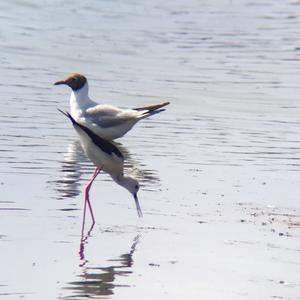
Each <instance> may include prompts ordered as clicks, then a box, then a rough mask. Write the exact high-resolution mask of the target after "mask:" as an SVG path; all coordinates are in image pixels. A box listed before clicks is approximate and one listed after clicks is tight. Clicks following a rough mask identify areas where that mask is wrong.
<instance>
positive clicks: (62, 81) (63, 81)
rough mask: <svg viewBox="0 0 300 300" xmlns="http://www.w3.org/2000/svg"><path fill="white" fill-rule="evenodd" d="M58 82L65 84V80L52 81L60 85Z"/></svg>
mask: <svg viewBox="0 0 300 300" xmlns="http://www.w3.org/2000/svg"><path fill="white" fill-rule="evenodd" d="M60 84H67V82H66V81H65V80H59V81H56V82H54V85H60Z"/></svg>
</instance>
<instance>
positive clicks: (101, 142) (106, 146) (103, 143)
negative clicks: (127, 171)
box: [58, 108, 124, 159]
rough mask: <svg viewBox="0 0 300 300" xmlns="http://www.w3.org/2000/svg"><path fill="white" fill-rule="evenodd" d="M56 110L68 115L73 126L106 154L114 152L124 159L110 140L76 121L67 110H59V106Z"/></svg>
mask: <svg viewBox="0 0 300 300" xmlns="http://www.w3.org/2000/svg"><path fill="white" fill-rule="evenodd" d="M58 111H60V112H61V113H62V114H64V115H65V116H66V117H68V118H69V119H70V120H71V122H72V124H73V126H77V127H79V128H80V129H82V130H83V131H84V132H85V133H86V134H87V135H88V136H89V137H90V138H91V139H92V141H93V143H94V144H95V145H97V146H98V147H99V148H100V149H101V150H102V151H103V152H105V153H107V154H112V153H114V154H116V155H117V156H118V157H120V158H122V159H124V156H123V154H122V153H121V151H120V150H119V149H118V148H117V147H116V146H115V145H114V144H112V143H111V142H109V141H107V140H105V139H103V138H102V137H100V136H99V135H97V134H95V133H94V132H93V131H92V130H90V129H89V128H87V127H85V126H83V125H81V124H79V123H77V122H76V121H75V120H74V119H73V117H72V116H71V115H70V114H69V113H68V112H64V111H62V110H60V109H59V108H58Z"/></svg>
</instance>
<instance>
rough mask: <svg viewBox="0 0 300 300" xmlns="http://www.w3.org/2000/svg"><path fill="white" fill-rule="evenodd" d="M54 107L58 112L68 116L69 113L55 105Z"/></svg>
mask: <svg viewBox="0 0 300 300" xmlns="http://www.w3.org/2000/svg"><path fill="white" fill-rule="evenodd" d="M56 109H57V110H58V111H59V112H61V113H62V114H63V115H65V116H66V117H69V116H68V114H69V113H67V112H64V111H62V110H61V109H59V108H57V107H56Z"/></svg>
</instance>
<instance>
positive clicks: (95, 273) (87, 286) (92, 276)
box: [63, 228, 140, 300]
mask: <svg viewBox="0 0 300 300" xmlns="http://www.w3.org/2000/svg"><path fill="white" fill-rule="evenodd" d="M92 229H93V228H91V229H90V232H91V230H92ZM90 232H89V233H87V235H86V237H85V239H82V241H81V245H80V252H79V255H80V261H81V264H80V267H81V269H82V274H80V275H79V280H76V281H72V282H69V283H68V285H69V286H68V287H66V288H65V289H67V290H72V292H73V293H72V295H70V296H67V297H64V298H63V299H78V300H79V299H83V298H87V299H89V298H90V299H97V298H98V297H99V298H100V297H101V296H102V297H103V296H109V295H112V294H113V293H114V292H113V290H114V288H115V287H118V286H120V285H117V284H114V281H115V279H116V277H118V276H128V275H130V274H131V273H132V270H131V268H132V266H133V263H134V260H133V254H134V252H135V251H136V246H137V244H138V242H139V238H140V236H139V235H137V236H136V237H135V238H134V240H133V243H132V245H131V247H130V250H129V252H127V253H124V254H121V255H120V256H119V257H118V258H117V259H111V260H109V261H110V262H112V264H111V265H110V266H108V267H87V266H86V264H87V259H86V258H85V255H84V246H85V244H86V243H87V240H88V237H89V235H90ZM122 286H123V287H124V285H122ZM126 286H127V285H126Z"/></svg>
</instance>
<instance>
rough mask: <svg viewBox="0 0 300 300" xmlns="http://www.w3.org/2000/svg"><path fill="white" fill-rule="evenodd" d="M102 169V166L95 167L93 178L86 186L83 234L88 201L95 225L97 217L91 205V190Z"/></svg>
mask: <svg viewBox="0 0 300 300" xmlns="http://www.w3.org/2000/svg"><path fill="white" fill-rule="evenodd" d="M100 171H101V168H99V167H97V168H96V169H95V171H94V174H93V177H92V179H91V180H90V182H89V183H88V185H87V186H86V188H85V199H84V208H83V220H82V230H81V232H82V234H83V231H84V225H85V214H86V203H87V204H88V206H89V210H90V213H91V217H92V221H93V225H94V224H95V218H94V214H93V210H92V206H91V203H90V197H89V192H90V189H91V186H92V184H93V182H94V180H95V178H96V177H97V175H98V174H99V173H100Z"/></svg>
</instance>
